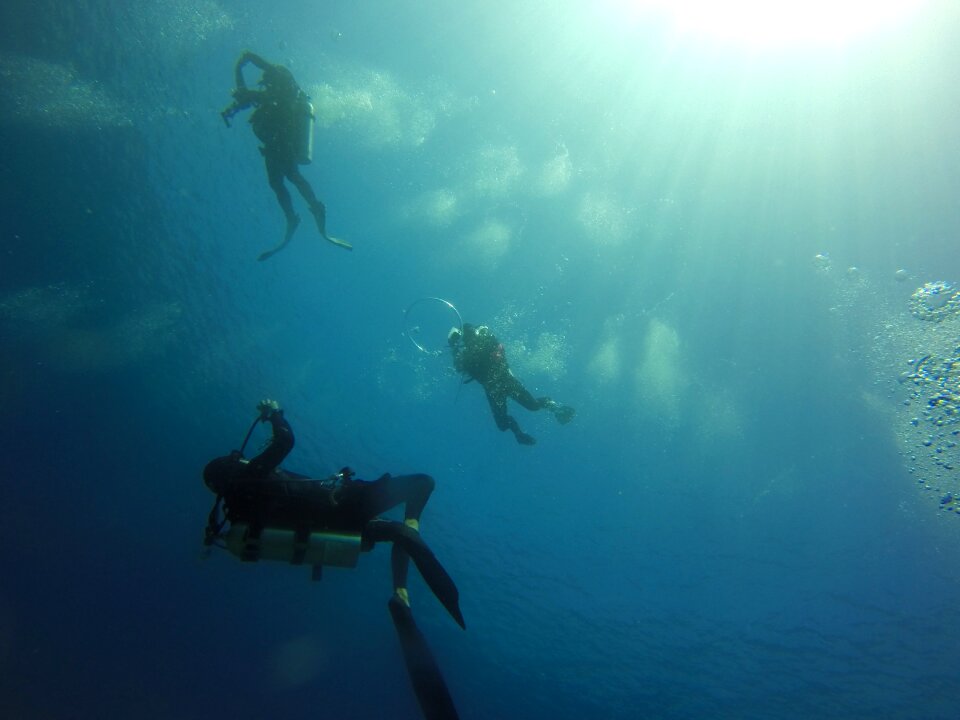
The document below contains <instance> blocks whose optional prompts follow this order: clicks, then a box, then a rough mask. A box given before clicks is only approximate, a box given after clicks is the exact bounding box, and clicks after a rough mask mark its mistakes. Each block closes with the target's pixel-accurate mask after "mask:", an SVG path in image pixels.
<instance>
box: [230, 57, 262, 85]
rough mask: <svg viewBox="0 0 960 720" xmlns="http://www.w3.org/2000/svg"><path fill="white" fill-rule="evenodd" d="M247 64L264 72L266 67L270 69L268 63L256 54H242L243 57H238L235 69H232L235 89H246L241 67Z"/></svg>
mask: <svg viewBox="0 0 960 720" xmlns="http://www.w3.org/2000/svg"><path fill="white" fill-rule="evenodd" d="M248 62H249V63H253V64H254V65H256V66H257V67H258V68H260V70H266V69H267V68H268V67H270V63H268V62H267V61H266V60H264V59H263V58H262V57H260V56H259V55H257V54H256V53H252V52H250V51H249V50H247V51H246V52H245V53H243V55H241V56H240V59H239V60H237V65H236V67H235V68H234V69H233V73H234V76H235V78H236V83H237V87H238V88H240V89H241V90H246V89H247V83H246V81H245V80H244V79H243V66H244V65H246V64H247V63H248Z"/></svg>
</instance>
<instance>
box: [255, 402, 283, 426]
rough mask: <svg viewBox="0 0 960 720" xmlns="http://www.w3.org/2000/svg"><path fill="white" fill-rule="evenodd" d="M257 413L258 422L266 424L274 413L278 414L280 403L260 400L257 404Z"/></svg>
mask: <svg viewBox="0 0 960 720" xmlns="http://www.w3.org/2000/svg"><path fill="white" fill-rule="evenodd" d="M257 412H258V413H260V421H261V422H266V421H267V420H269V419H270V418H271V417H272V416H273V414H274V413H277V412H280V403H278V402H277V401H276V400H269V399H266V400H261V401H260V402H259V403H258V404H257Z"/></svg>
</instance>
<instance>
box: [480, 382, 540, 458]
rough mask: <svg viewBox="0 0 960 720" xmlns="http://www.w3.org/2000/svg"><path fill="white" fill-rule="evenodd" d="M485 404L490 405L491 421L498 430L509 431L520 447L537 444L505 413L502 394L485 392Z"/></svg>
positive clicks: (505, 406)
mask: <svg viewBox="0 0 960 720" xmlns="http://www.w3.org/2000/svg"><path fill="white" fill-rule="evenodd" d="M487 402H489V403H490V410H491V411H492V412H493V419H494V421H496V423H497V427H498V428H500V430H511V431H512V432H513V436H514V437H515V438H516V439H517V442H518V443H520V444H521V445H533V444H535V443H536V442H537V440H536V438H534V437H533V436H532V435H527V434H526V433H525V432H524V431H523V430H521V429H520V424H519V423H518V422H517V421H516V419H515V418H514V417H513V416H512V415H510V414H508V413H507V396H506V395H505V394H504V393H500V392H490V390H487Z"/></svg>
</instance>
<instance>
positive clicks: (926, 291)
mask: <svg viewBox="0 0 960 720" xmlns="http://www.w3.org/2000/svg"><path fill="white" fill-rule="evenodd" d="M910 312H912V313H913V315H914V317H917V318H919V319H920V320H928V321H930V322H941V321H942V320H944V319H945V318H948V317H951V316H954V315H957V314H960V289H957V287H956V286H955V285H954V284H953V283H948V282H943V281H942V280H938V281H936V282H928V283H926V284H925V285H923V286H922V287H919V288H917V289H916V290H915V291H914V293H913V295H911V296H910Z"/></svg>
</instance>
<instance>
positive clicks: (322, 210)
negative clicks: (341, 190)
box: [287, 164, 353, 250]
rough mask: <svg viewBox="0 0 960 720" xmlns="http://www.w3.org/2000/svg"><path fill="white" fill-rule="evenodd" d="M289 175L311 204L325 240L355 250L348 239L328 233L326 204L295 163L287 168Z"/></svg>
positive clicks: (308, 203) (318, 227) (314, 217)
mask: <svg viewBox="0 0 960 720" xmlns="http://www.w3.org/2000/svg"><path fill="white" fill-rule="evenodd" d="M287 177H288V178H289V179H290V182H292V183H293V185H294V187H296V188H297V190H299V191H300V194H301V195H302V196H303V199H304V200H306V201H307V205H309V206H310V212H311V213H313V219H314V220H316V222H317V230H319V231H320V235H321V236H322V237H323V239H324V240H327V241H328V242H332V243H333V244H334V245H338V246H340V247H342V248H344V249H345V250H353V245H351V244H350V243H348V242H347V241H346V240H341V239H340V238H335V237H331V236H329V235H327V208H326V207H325V206H324V204H323V203H322V202H321V201H320V199H319V198H317V196H316V193H314V192H313V188H312V187H310V183H309V182H308V181H307V179H306V178H305V177H304V176H303V173H301V172H300V168H298V167H297V166H296V165H295V164H294V165H291V167H289V168H287Z"/></svg>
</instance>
